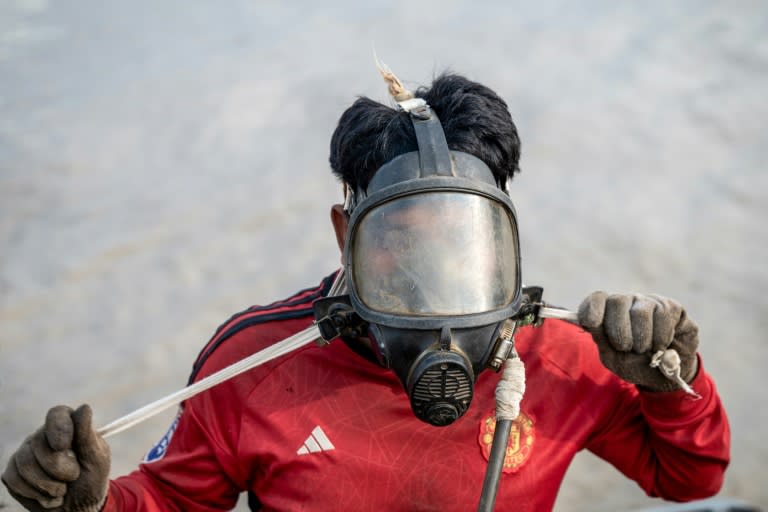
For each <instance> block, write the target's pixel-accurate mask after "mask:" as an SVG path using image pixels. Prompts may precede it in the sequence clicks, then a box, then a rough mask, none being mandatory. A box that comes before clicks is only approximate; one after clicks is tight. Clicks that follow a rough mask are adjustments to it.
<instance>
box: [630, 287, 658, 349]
mask: <svg viewBox="0 0 768 512" xmlns="http://www.w3.org/2000/svg"><path fill="white" fill-rule="evenodd" d="M654 309H656V302H654V301H653V300H650V299H648V298H647V297H645V296H644V295H636V296H635V297H634V302H633V303H632V307H631V308H630V309H629V317H630V321H631V324H632V339H633V344H632V350H633V351H634V352H635V353H636V354H644V353H646V352H648V351H649V350H651V346H652V339H653V311H654Z"/></svg>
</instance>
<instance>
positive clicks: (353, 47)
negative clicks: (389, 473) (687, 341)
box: [0, 0, 768, 512]
mask: <svg viewBox="0 0 768 512" xmlns="http://www.w3.org/2000/svg"><path fill="white" fill-rule="evenodd" d="M374 45H375V47H376V51H377V52H378V54H379V56H380V57H381V58H382V60H384V61H385V62H387V63H388V64H389V65H390V66H391V67H392V68H393V69H394V70H395V71H396V72H397V73H398V74H399V75H400V76H401V77H402V78H403V79H404V80H405V82H406V84H407V85H410V86H417V85H419V84H425V83H428V82H429V81H430V79H431V78H432V77H433V76H434V74H436V73H439V72H441V71H443V70H446V69H450V70H454V71H457V72H461V73H463V74H465V75H467V76H469V77H470V78H472V79H475V80H478V81H480V82H482V83H484V84H487V85H488V86H490V87H491V88H493V89H494V90H496V91H497V92H498V93H499V94H500V95H501V96H502V97H504V98H505V99H506V100H507V102H508V104H509V107H510V110H511V112H512V114H513V117H514V119H515V121H516V123H517V125H518V128H519V131H520V134H521V137H522V140H523V158H522V169H523V171H522V173H521V174H520V175H518V176H517V177H516V178H515V180H514V182H513V184H512V190H511V192H512V196H513V200H514V202H515V204H516V207H517V210H518V214H519V219H520V225H521V236H522V253H523V275H524V279H525V281H526V282H527V283H529V284H540V285H542V286H544V288H545V297H546V298H547V299H549V300H550V301H551V302H555V303H558V304H561V305H564V306H568V307H575V306H577V305H578V303H579V302H580V300H581V299H582V298H583V297H584V296H585V295H586V294H587V293H589V292H591V291H592V290H595V289H604V290H607V291H612V292H635V291H637V292H657V293H661V294H664V295H668V296H672V297H675V298H677V299H678V300H680V301H681V302H682V303H683V304H684V305H685V306H686V307H687V309H688V311H689V313H690V315H691V316H692V317H693V318H694V319H695V320H696V321H697V322H698V323H699V325H700V329H701V353H702V354H703V357H704V364H705V366H706V368H707V370H708V371H709V372H710V373H711V374H712V375H713V376H714V377H715V378H716V381H717V384H718V387H719V390H720V392H721V394H722V398H723V400H724V402H725V404H726V406H727V408H728V412H729V415H730V420H731V426H732V431H733V462H732V464H731V467H730V469H729V472H728V475H727V478H726V482H725V486H724V488H723V490H722V492H721V494H720V496H722V497H734V498H739V499H742V500H747V501H750V502H752V503H755V504H759V505H763V506H765V505H768V486H766V485H765V482H764V479H765V476H766V470H767V469H768V446H767V444H768V443H766V437H765V433H766V431H767V430H766V424H768V400H766V395H765V391H764V389H765V385H766V376H765V369H766V368H767V367H768V357H767V354H768V350H766V330H768V294H766V293H765V290H766V289H767V288H768V270H767V269H766V265H767V262H768V235H766V227H765V222H766V220H767V219H768V178H766V172H765V169H764V166H765V164H764V162H765V161H766V157H768V137H767V136H766V121H767V120H768V102H766V91H768V4H765V3H763V2H746V1H745V2H693V1H679V2H662V1H654V2H611V1H589V2H580V3H578V4H577V3H575V2H574V3H571V2H565V1H548V2H537V3H536V4H535V5H534V4H527V3H516V2H502V1H494V2H485V3H479V2H477V3H473V2H465V1H442V2H438V1H424V2H418V3H413V2H402V1H394V2H393V1H390V2H381V1H372V2H367V3H364V4H363V3H353V2H308V1H304V2H299V1H297V2H277V1H266V0H265V1H258V2H256V1H228V2H203V1H197V0H195V1H185V2H180V1H179V2H169V1H166V2H151V1H147V0H140V1H134V2H130V3H129V2H116V1H106V2H100V1H95V0H91V1H77V2H75V1H62V2H53V1H46V0H6V1H4V2H2V3H0V465H2V466H3V467H4V466H5V464H6V461H7V459H8V457H9V456H10V455H11V453H12V452H13V451H14V450H15V449H16V447H17V446H18V444H19V443H20V442H21V441H22V440H23V438H24V437H25V436H26V435H27V434H28V433H30V432H31V431H32V430H34V429H35V428H37V426H38V425H39V424H40V423H41V421H42V419H43V417H44V414H45V411H46V410H47V409H48V407H50V406H52V405H54V404H58V403H66V404H72V405H76V404H79V403H82V402H88V403H90V404H92V406H93V407H94V410H95V416H96V422H97V423H98V424H105V423H107V422H108V421H111V420H112V419H114V418H116V417H118V416H121V415H123V414H125V413H127V412H129V411H132V410H133V409H135V408H137V407H139V406H141V405H144V404H145V403H147V402H149V401H152V400H154V399H156V398H159V397H161V396H164V395H166V394H168V393H170V392H172V391H175V390H176V389H178V388H179V387H181V386H183V385H184V384H185V382H186V378H187V375H188V372H189V370H190V367H191V364H192V362H193V360H194V358H195V356H196V355H197V352H198V350H199V349H200V348H201V347H202V345H203V344H204V343H205V342H206V341H207V340H208V338H209V337H210V335H211V334H212V332H213V330H214V329H215V328H216V326H218V325H219V324H220V323H221V322H222V321H224V320H225V319H226V318H228V317H229V315H231V314H232V313H233V312H236V311H239V310H241V309H243V308H245V307H247V306H249V305H252V304H257V303H262V304H263V303H268V302H271V301H273V300H276V299H279V298H281V297H284V296H287V295H288V294H290V293H292V292H293V291H295V290H297V289H299V288H301V287H306V286H311V285H313V284H315V283H316V282H317V281H318V280H319V279H320V277H322V276H323V275H325V274H326V273H328V272H330V271H331V270H332V269H333V268H335V267H336V266H337V264H338V261H339V257H338V252H337V249H336V246H335V241H334V239H333V236H332V232H331V228H330V223H329V221H328V209H329V206H330V205H331V204H332V203H333V202H338V201H340V199H341V187H340V186H339V184H338V183H337V182H336V181H335V180H334V179H333V178H332V176H331V175H330V171H329V167H328V164H327V156H328V151H327V148H328V141H329V138H330V135H331V133H332V131H333V129H334V127H335V122H336V120H337V119H338V116H339V115H340V114H341V112H342V111H343V110H344V108H346V107H347V106H348V105H349V104H350V103H351V102H352V101H353V100H354V99H355V97H356V96H357V95H367V96H370V97H373V98H375V99H378V100H381V101H388V100H387V97H386V93H385V87H384V85H383V82H382V81H381V79H380V77H379V76H378V75H377V72H376V70H375V68H374V66H373V58H372V47H373V46H374ZM563 407H572V408H573V414H575V415H578V414H579V410H580V409H581V408H587V407H589V404H588V403H587V404H563ZM172 415H173V412H172V411H169V412H168V413H166V414H163V415H161V416H160V417H158V418H156V419H153V420H150V421H148V422H146V423H145V424H142V425H140V426H137V427H135V428H133V429H132V430H130V431H128V432H125V433H123V434H120V435H118V436H115V437H114V438H111V440H110V444H111V446H112V451H113V475H114V476H116V475H119V474H123V473H125V472H127V471H129V470H131V469H132V468H134V467H135V466H136V464H137V462H138V461H139V460H140V459H141V458H142V456H143V454H144V453H145V452H146V450H147V449H148V448H149V447H150V446H151V445H152V444H153V443H154V442H155V441H157V440H158V439H159V438H160V437H161V436H162V435H163V433H164V432H165V429H166V427H167V425H168V424H169V422H170V419H171V417H172ZM329 485H332V482H329ZM478 492H479V489H478ZM531 492H535V490H532V491H531ZM3 502H5V504H6V505H8V509H15V508H14V506H13V505H11V503H10V498H8V496H7V494H6V493H5V489H4V488H3V489H2V490H1V491H0V503H3ZM658 503H659V502H658V500H650V499H648V498H645V496H644V495H643V493H642V492H641V491H640V489H639V488H638V487H637V486H636V485H635V484H634V483H633V482H630V481H627V480H626V479H625V478H624V477H623V476H621V475H620V474H618V472H617V471H616V470H615V469H613V468H612V467H610V466H609V465H608V464H606V463H604V462H602V461H600V460H599V459H596V458H595V457H593V456H591V455H589V454H583V455H579V456H578V457H577V458H576V460H575V462H574V464H573V466H572V468H571V470H570V471H569V473H568V475H567V477H566V480H565V482H564V483H563V485H562V489H561V493H560V496H559V499H558V502H557V504H556V510H558V511H563V512H565V511H581V510H595V511H615V510H632V509H636V508H639V507H644V506H649V505H656V504H658ZM473 506H474V505H473ZM470 508H471V507H470Z"/></svg>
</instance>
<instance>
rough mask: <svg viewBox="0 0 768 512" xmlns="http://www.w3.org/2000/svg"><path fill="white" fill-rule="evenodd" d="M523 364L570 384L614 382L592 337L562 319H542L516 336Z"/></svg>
mask: <svg viewBox="0 0 768 512" xmlns="http://www.w3.org/2000/svg"><path fill="white" fill-rule="evenodd" d="M518 342H519V343H518V344H519V349H518V351H519V352H520V353H521V357H522V358H523V361H525V362H526V366H527V365H528V361H531V363H532V364H533V365H535V366H540V367H542V369H546V370H547V371H548V372H551V373H554V374H558V375H560V376H561V377H567V378H568V379H570V380H572V381H579V380H584V379H585V378H586V379H588V380H589V381H591V382H593V383H600V384H606V383H607V382H608V381H613V380H617V381H618V378H616V377H615V376H614V375H613V374H612V373H611V372H610V371H608V370H607V369H606V368H605V367H604V366H603V364H602V363H601V362H600V356H599V354H598V350H597V346H596V345H595V342H594V341H593V340H592V336H591V335H590V334H589V333H588V332H586V331H584V329H582V328H581V327H579V326H577V325H574V324H571V323H569V322H565V321H563V320H553V319H549V320H545V321H544V322H543V323H542V325H541V326H539V327H525V328H523V329H521V330H520V333H519V335H518Z"/></svg>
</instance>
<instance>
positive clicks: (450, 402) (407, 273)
mask: <svg viewBox="0 0 768 512" xmlns="http://www.w3.org/2000/svg"><path fill="white" fill-rule="evenodd" d="M411 101H417V102H419V103H418V105H417V107H416V108H415V109H412V110H410V116H411V120H412V122H413V125H414V128H415V131H416V138H417V141H418V147H419V151H418V152H412V153H407V154H404V155H401V156H398V157H397V158H394V159H393V160H391V161H390V162H388V163H387V164H385V165H384V166H382V167H381V168H380V169H379V170H378V171H377V172H376V174H375V175H374V177H373V179H372V180H371V182H370V183H369V185H368V187H367V189H366V190H357V191H355V194H354V197H353V201H350V202H348V209H349V210H350V211H351V218H350V220H349V228H348V232H347V244H346V247H345V250H344V253H345V262H346V263H345V265H346V267H345V272H346V276H347V285H348V290H349V294H350V303H351V305H352V308H353V309H354V312H355V313H357V315H359V316H360V317H361V318H362V319H363V320H364V321H365V322H366V323H367V327H368V335H369V338H370V340H371V343H372V345H373V349H374V351H375V352H376V355H377V358H378V360H379V362H380V363H381V364H382V365H384V366H385V367H388V368H392V370H393V371H394V372H395V373H396V374H397V376H398V377H399V378H400V380H401V382H402V383H403V386H404V387H405V389H406V391H407V392H408V395H409V397H410V401H411V406H412V408H413V411H414V413H415V414H416V416H417V417H419V418H420V419H422V420H424V421H426V422H428V423H431V424H433V425H438V426H442V425H448V424H450V423H452V422H453V421H455V420H456V419H457V418H459V417H460V416H461V415H462V414H464V413H465V412H466V410H467V408H468V407H469V404H470V401H471V400H472V394H473V388H474V382H475V380H476V379H477V376H478V374H479V373H480V371H482V370H483V369H484V368H485V367H486V365H487V363H488V361H489V359H490V358H491V355H492V352H493V350H494V345H495V343H496V341H497V340H498V338H499V331H500V329H501V326H502V324H503V323H504V322H505V321H506V320H507V319H509V318H510V317H512V316H513V315H514V314H515V313H516V312H517V310H518V308H519V306H520V302H521V285H520V268H519V261H520V252H519V246H518V233H517V222H516V215H515V209H514V207H513V205H512V202H511V200H510V199H509V197H508V196H507V194H506V193H504V192H503V191H502V190H501V189H500V188H499V185H498V184H497V182H496V180H495V179H494V176H493V174H492V173H491V170H490V169H489V168H488V166H487V165H486V164H485V163H483V162H482V161H481V160H479V159H478V158H476V157H474V156H472V155H469V154H467V153H462V152H457V151H450V150H449V149H448V145H447V143H446V140H445V135H444V133H443V130H442V126H441V124H440V121H439V120H438V118H437V116H436V115H435V113H434V112H433V111H432V110H431V109H430V108H429V106H427V105H426V103H425V102H423V100H411Z"/></svg>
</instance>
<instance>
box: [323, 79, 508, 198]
mask: <svg viewBox="0 0 768 512" xmlns="http://www.w3.org/2000/svg"><path fill="white" fill-rule="evenodd" d="M415 95H416V97H418V98H423V99H424V100H425V101H426V102H427V103H428V104H429V106H430V107H431V108H432V110H434V111H435V113H436V114H437V116H438V118H440V122H441V123H442V125H443V131H444V132H445V138H446V140H447V142H448V147H449V148H450V149H451V150H453V151H462V152H464V153H469V154H470V155H473V156H475V157H477V158H479V159H480V160H482V161H483V162H485V164H486V165H487V166H488V167H490V169H491V171H492V172H493V175H494V177H495V178H496V181H497V183H498V184H499V185H500V186H501V187H502V188H503V187H504V185H505V184H506V182H507V180H508V179H510V180H511V179H512V176H513V175H514V174H515V173H516V172H518V171H519V170H520V169H519V167H518V164H519V160H520V138H519V137H518V135H517V128H516V127H515V124H514V123H513V122H512V116H511V115H510V113H509V110H508V108H507V104H506V103H505V102H504V100H503V99H501V98H500V97H499V96H498V95H497V94H496V93H495V92H493V91H492V90H491V89H489V88H488V87H486V86H484V85H482V84H479V83H477V82H473V81H471V80H468V79H467V78H464V77H463V76H461V75H456V74H443V75H440V76H439V77H438V78H436V79H435V80H434V81H433V82H432V86H431V87H429V88H426V87H421V88H419V89H418V90H417V91H416V93H415ZM417 150H418V146H417V144H416V135H415V133H414V131H413V124H412V123H411V120H410V118H409V117H408V114H407V113H405V112H403V111H401V110H399V109H395V108H392V107H389V106H387V105H383V104H381V103H378V102H376V101H373V100H371V99H370V98H366V97H361V98H358V99H357V100H356V101H355V102H354V103H353V104H352V106H350V107H349V108H348V109H347V110H346V111H344V113H343V114H342V115H341V118H340V119H339V124H338V126H337V127H336V130H335V131H334V132H333V136H332V137H331V155H330V158H329V159H330V163H331V169H332V170H333V173H334V174H335V175H336V176H337V177H338V178H339V179H340V180H342V181H343V182H344V183H346V184H347V185H349V186H351V187H352V190H356V189H357V188H358V187H359V188H362V189H365V188H367V186H368V183H369V182H370V180H371V178H372V177H373V175H374V174H375V173H376V171H377V170H378V169H379V167H381V166H382V165H384V164H385V163H387V162H389V161H390V160H392V159H393V158H395V157H396V156H399V155H402V154H404V153H409V152H411V151H417Z"/></svg>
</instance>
